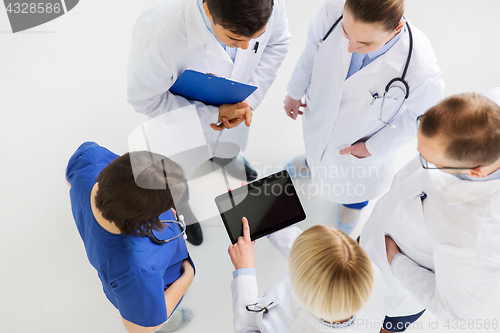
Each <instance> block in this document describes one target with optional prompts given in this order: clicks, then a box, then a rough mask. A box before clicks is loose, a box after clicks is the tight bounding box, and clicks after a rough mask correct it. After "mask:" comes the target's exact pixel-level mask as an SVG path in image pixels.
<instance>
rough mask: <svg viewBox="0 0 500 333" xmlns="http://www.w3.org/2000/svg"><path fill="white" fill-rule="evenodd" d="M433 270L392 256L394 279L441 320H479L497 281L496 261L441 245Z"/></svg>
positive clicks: (498, 266)
mask: <svg viewBox="0 0 500 333" xmlns="http://www.w3.org/2000/svg"><path fill="white" fill-rule="evenodd" d="M434 265H435V271H434V272H432V271H430V270H428V269H426V268H423V267H421V266H419V265H418V264H417V263H415V262H414V261H412V260H411V259H410V258H408V257H407V256H404V255H399V256H397V257H394V260H393V262H392V270H393V274H394V276H396V278H397V279H398V280H400V281H401V283H402V284H403V285H404V286H405V287H406V289H407V290H408V291H409V292H410V294H412V295H413V296H414V297H415V298H416V299H417V300H418V301H419V302H420V303H421V304H422V305H423V306H425V307H426V309H427V310H428V311H429V312H431V313H432V314H433V315H434V316H436V317H437V318H438V319H441V320H447V319H459V320H468V319H477V318H482V317H483V316H484V315H485V314H486V313H487V309H488V307H489V306H490V305H491V303H492V300H493V295H494V293H493V290H495V289H496V288H497V286H498V282H499V281H500V262H498V261H496V260H493V259H490V258H486V257H483V256H480V255H478V254H475V253H471V252H467V251H464V250H462V249H460V248H457V247H455V246H452V245H448V244H442V245H439V246H438V248H437V249H436V250H435V251H434Z"/></svg>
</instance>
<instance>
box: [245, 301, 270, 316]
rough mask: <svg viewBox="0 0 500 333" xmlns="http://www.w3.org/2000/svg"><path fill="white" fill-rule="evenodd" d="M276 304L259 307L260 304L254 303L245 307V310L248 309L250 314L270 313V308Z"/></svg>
mask: <svg viewBox="0 0 500 333" xmlns="http://www.w3.org/2000/svg"><path fill="white" fill-rule="evenodd" d="M273 303H274V302H271V303H269V304H268V305H266V306H264V307H262V306H259V305H258V304H259V303H254V304H249V305H247V306H245V308H246V309H247V311H250V312H262V311H264V313H268V312H269V307H270V306H271V305H272V304H273Z"/></svg>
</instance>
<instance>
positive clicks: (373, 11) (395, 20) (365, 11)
mask: <svg viewBox="0 0 500 333" xmlns="http://www.w3.org/2000/svg"><path fill="white" fill-rule="evenodd" d="M344 8H345V9H347V10H349V12H350V13H351V14H352V15H353V17H354V19H355V20H357V21H360V22H363V23H378V24H381V25H382V26H383V28H384V29H385V30H386V31H394V30H396V29H397V27H398V24H399V22H400V21H401V18H402V17H403V14H404V10H405V1H404V0H346V2H345V6H344Z"/></svg>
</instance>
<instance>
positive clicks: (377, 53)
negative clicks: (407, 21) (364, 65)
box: [366, 25, 406, 60]
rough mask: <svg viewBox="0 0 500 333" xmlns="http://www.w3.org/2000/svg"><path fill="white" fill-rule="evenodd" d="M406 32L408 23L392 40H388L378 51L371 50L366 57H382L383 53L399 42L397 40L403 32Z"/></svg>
mask: <svg viewBox="0 0 500 333" xmlns="http://www.w3.org/2000/svg"><path fill="white" fill-rule="evenodd" d="M405 32H406V25H404V26H403V29H401V30H400V31H399V33H398V34H397V35H396V36H394V37H393V38H392V39H391V40H390V41H388V42H387V43H386V44H385V45H384V46H382V47H381V48H380V49H378V50H377V51H373V52H369V53H367V54H366V57H367V58H369V59H370V60H372V59H375V58H377V57H380V56H381V55H382V54H384V53H386V52H387V51H389V49H390V48H391V47H392V46H393V45H394V44H396V43H397V41H398V40H399V39H400V38H401V36H402V34H403V33H405Z"/></svg>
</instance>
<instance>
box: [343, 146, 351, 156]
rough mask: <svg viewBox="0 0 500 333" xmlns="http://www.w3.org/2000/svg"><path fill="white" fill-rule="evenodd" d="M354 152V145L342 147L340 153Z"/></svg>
mask: <svg viewBox="0 0 500 333" xmlns="http://www.w3.org/2000/svg"><path fill="white" fill-rule="evenodd" d="M352 152H353V148H352V146H349V147H347V148H345V149H342V150H341V151H340V155H348V154H352Z"/></svg>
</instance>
